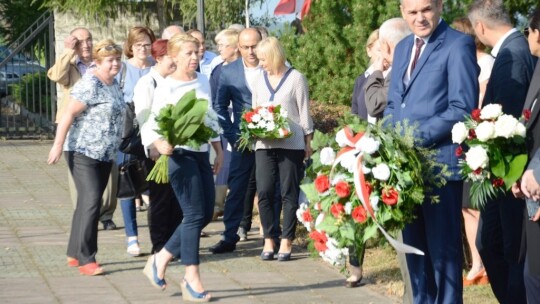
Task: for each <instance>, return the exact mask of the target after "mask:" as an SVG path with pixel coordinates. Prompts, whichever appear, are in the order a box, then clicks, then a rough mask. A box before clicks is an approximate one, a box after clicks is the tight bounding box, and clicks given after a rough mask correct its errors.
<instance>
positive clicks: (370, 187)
mask: <svg viewBox="0 0 540 304" xmlns="http://www.w3.org/2000/svg"><path fill="white" fill-rule="evenodd" d="M365 188H366V189H367V192H368V193H367V195H368V196H369V195H370V194H371V192H373V185H372V184H371V183H370V182H367V181H366V187H365Z"/></svg>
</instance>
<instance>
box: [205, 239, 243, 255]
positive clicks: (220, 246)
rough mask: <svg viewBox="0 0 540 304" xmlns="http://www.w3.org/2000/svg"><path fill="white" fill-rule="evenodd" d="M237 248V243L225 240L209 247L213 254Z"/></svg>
mask: <svg viewBox="0 0 540 304" xmlns="http://www.w3.org/2000/svg"><path fill="white" fill-rule="evenodd" d="M235 249H236V244H235V243H229V242H225V241H219V243H217V244H215V245H214V246H212V247H210V248H208V250H209V251H210V252H211V253H213V254H219V253H226V252H233V251H234V250H235Z"/></svg>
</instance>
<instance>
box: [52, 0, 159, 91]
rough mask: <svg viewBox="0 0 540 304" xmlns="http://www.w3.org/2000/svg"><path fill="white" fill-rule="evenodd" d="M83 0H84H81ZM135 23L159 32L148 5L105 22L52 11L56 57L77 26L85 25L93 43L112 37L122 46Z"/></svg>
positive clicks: (157, 34) (152, 10)
mask: <svg viewBox="0 0 540 304" xmlns="http://www.w3.org/2000/svg"><path fill="white" fill-rule="evenodd" d="M83 1H84V0H83ZM137 25H143V26H148V27H150V28H151V29H152V30H153V31H154V33H155V34H156V37H159V36H160V35H161V34H160V32H159V26H158V22H157V18H156V14H155V10H154V9H153V8H152V7H151V6H150V7H148V6H147V7H145V8H141V9H139V10H138V11H134V12H119V13H118V17H117V18H115V19H112V18H111V19H109V20H107V21H105V23H99V22H96V21H93V20H85V19H84V18H81V17H78V16H75V15H73V14H69V13H59V12H57V11H55V12H54V47H55V53H56V58H58V57H60V55H62V53H63V52H64V39H65V38H66V37H67V36H68V35H69V33H70V32H71V30H73V29H74V28H77V27H86V28H88V29H89V30H90V32H91V33H92V38H93V40H94V44H95V43H97V42H98V41H100V40H102V39H106V38H111V39H113V40H114V41H115V42H116V43H117V44H119V45H121V46H123V45H124V41H125V39H126V38H127V33H128V31H129V29H130V28H132V27H133V26H137ZM56 91H57V98H58V99H59V100H61V98H62V89H61V88H60V86H57V90H56Z"/></svg>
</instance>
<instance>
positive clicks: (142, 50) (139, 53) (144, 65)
mask: <svg viewBox="0 0 540 304" xmlns="http://www.w3.org/2000/svg"><path fill="white" fill-rule="evenodd" d="M155 40H156V37H155V36H154V32H152V30H151V29H149V28H147V27H144V26H135V27H133V28H131V29H130V30H129V33H128V37H127V40H126V42H125V45H124V55H125V56H126V57H127V58H128V60H126V61H124V62H123V63H122V71H121V72H120V73H119V74H118V76H117V79H118V81H119V82H120V87H121V88H122V92H123V93H124V101H125V102H126V103H130V102H133V99H134V98H135V97H134V96H135V95H134V91H135V85H136V84H137V81H139V79H140V78H141V77H142V76H144V75H146V74H148V73H149V72H150V68H151V66H153V65H154V60H153V59H152V57H151V56H150V55H151V54H150V50H151V47H152V43H153V42H154V41H155ZM136 158H137V157H136V156H134V155H131V154H124V153H122V152H120V153H118V159H117V163H118V165H119V166H121V165H122V164H124V163H126V162H128V161H130V160H132V159H136ZM135 199H136V198H135V197H133V198H129V199H121V200H120V207H121V208H122V216H123V218H124V229H125V232H126V238H127V250H126V251H127V253H128V254H129V255H131V256H139V255H140V254H141V248H140V247H139V237H138V236H139V232H138V230H137V216H136V214H135V213H136V210H137V209H136V205H135ZM139 204H140V202H139Z"/></svg>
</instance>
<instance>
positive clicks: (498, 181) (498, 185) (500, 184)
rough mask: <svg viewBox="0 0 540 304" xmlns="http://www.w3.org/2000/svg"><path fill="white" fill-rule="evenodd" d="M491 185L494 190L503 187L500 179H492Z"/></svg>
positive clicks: (502, 181)
mask: <svg viewBox="0 0 540 304" xmlns="http://www.w3.org/2000/svg"><path fill="white" fill-rule="evenodd" d="M491 184H492V185H493V187H495V188H499V187H502V186H504V180H503V179H502V178H500V177H499V178H496V179H494V180H493V181H492V182H491Z"/></svg>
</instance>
